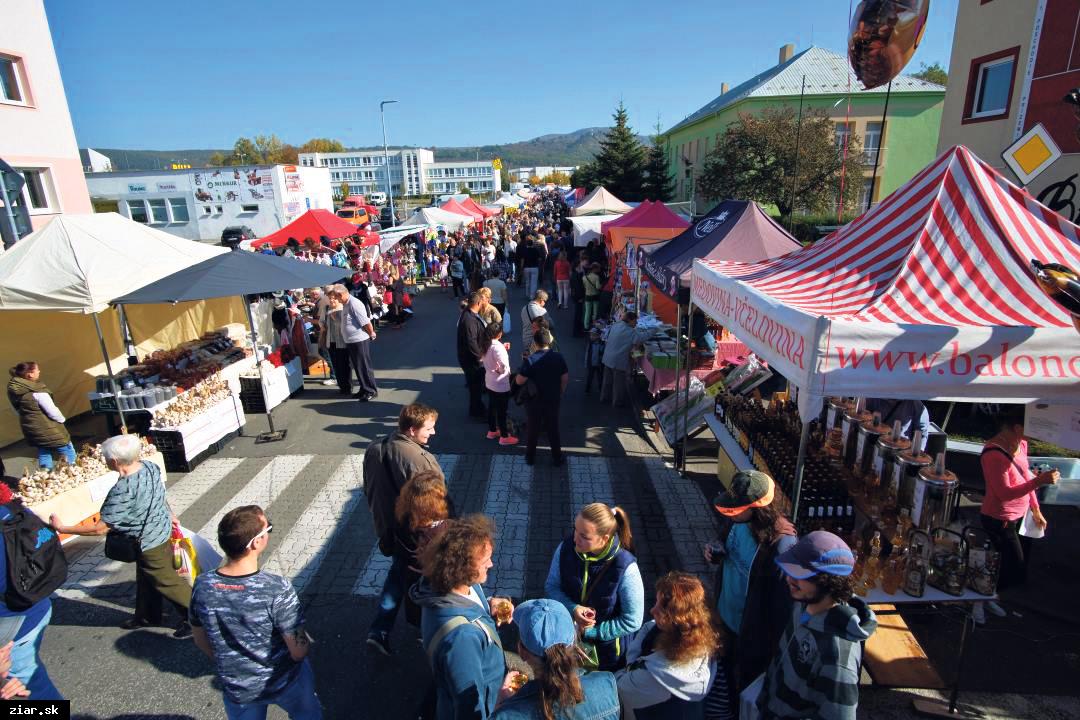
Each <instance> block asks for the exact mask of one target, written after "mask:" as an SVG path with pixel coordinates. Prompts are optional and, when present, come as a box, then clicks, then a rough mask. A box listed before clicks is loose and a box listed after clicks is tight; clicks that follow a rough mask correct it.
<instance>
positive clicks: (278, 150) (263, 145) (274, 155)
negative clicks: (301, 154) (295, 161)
mask: <svg viewBox="0 0 1080 720" xmlns="http://www.w3.org/2000/svg"><path fill="white" fill-rule="evenodd" d="M254 143H255V149H256V150H257V151H258V153H259V157H260V158H262V159H261V160H260V162H262V163H265V164H267V165H273V164H276V163H281V162H284V158H285V144H284V143H283V142H281V139H280V138H279V137H278V136H277V135H274V134H273V133H271V134H270V135H256V136H255V141H254Z"/></svg>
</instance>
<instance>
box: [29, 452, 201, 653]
mask: <svg viewBox="0 0 1080 720" xmlns="http://www.w3.org/2000/svg"><path fill="white" fill-rule="evenodd" d="M101 454H102V455H103V456H104V457H105V464H106V465H107V466H108V467H109V469H110V470H112V471H114V472H116V473H117V474H118V475H119V476H120V477H119V479H118V480H117V481H116V484H115V485H113V487H112V489H111V490H109V494H108V495H106V496H105V502H104V503H102V505H101V510H100V513H99V517H100V519H99V520H98V521H97V522H96V523H94V524H93V525H89V526H87V525H70V526H69V525H61V524H60V518H59V517H57V516H56V515H53V516H52V517H50V518H49V524H50V525H52V527H53V529H54V530H56V532H58V533H63V534H67V535H90V536H94V535H109V536H110V537H108V538H106V540H105V556H106V557H108V558H109V559H111V560H119V561H121V562H133V563H135V616H134V617H133V618H131V619H130V620H127V621H125V622H124V623H122V624H121V625H120V627H122V628H123V629H125V630H136V629H138V628H144V627H148V626H150V625H160V624H161V620H162V610H163V603H162V598H164V599H167V600H168V601H169V602H170V604H172V606H173V607H174V608H175V609H176V612H177V613H178V614H179V615H180V617H181V618H183V619H182V620H181V621H180V624H179V625H177V627H176V631H175V632H174V633H173V637H175V638H188V637H191V625H189V624H188V621H187V617H188V605H189V604H190V603H191V585H189V584H188V582H187V581H186V580H185V579H184V578H182V577H180V576H179V575H177V574H176V569H175V568H174V567H173V551H172V543H170V542H169V537H170V536H171V535H172V529H173V525H174V524H175V523H177V522H178V521H177V520H176V516H175V515H173V512H172V510H171V509H170V508H169V503H168V502H167V501H166V499H165V483H164V482H162V480H161V468H159V467H158V466H157V465H155V464H154V463H152V462H150V461H149V460H140V456H141V455H142V441H141V440H140V439H139V438H138V436H136V435H116V436H114V437H111V438H109V439H108V440H106V441H105V442H103V443H102V444H101Z"/></svg>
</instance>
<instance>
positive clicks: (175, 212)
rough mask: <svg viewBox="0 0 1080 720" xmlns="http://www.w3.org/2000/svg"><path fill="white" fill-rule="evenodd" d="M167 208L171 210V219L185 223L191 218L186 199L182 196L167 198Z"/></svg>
mask: <svg viewBox="0 0 1080 720" xmlns="http://www.w3.org/2000/svg"><path fill="white" fill-rule="evenodd" d="M169 210H171V211H172V221H173V222H177V223H186V222H188V221H189V220H191V217H190V216H189V215H188V208H187V200H185V199H184V198H169Z"/></svg>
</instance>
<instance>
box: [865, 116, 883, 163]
mask: <svg viewBox="0 0 1080 720" xmlns="http://www.w3.org/2000/svg"><path fill="white" fill-rule="evenodd" d="M879 152H881V123H880V122H868V123H866V137H865V138H863V162H864V163H866V164H867V165H873V164H874V163H875V162H876V161H877V156H878V153H879Z"/></svg>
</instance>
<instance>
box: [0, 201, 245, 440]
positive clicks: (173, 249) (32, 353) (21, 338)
mask: <svg viewBox="0 0 1080 720" xmlns="http://www.w3.org/2000/svg"><path fill="white" fill-rule="evenodd" d="M222 252H228V250H226V249H224V248H220V247H214V246H211V245H205V244H202V243H198V242H193V241H191V240H184V239H182V238H178V237H176V236H174V235H169V234H168V233H165V232H162V231H160V230H155V229H154V228H150V227H147V226H145V225H141V224H139V223H136V222H133V221H131V220H128V219H127V218H124V217H122V216H120V215H118V214H116V213H101V214H95V215H61V216H59V217H57V218H56V219H54V220H53V221H52V222H50V223H49V224H48V225H46V226H45V227H43V228H42V229H40V230H38V231H36V232H34V233H32V234H30V235H28V236H27V237H25V238H23V239H22V240H20V241H19V242H17V243H16V244H15V246H14V247H12V248H11V249H10V250H8V251H7V252H5V253H4V254H3V255H0V310H2V311H5V312H0V328H2V331H3V335H4V337H5V338H6V340H7V341H6V342H5V343H3V345H2V346H0V367H11V366H13V365H15V364H16V363H18V362H22V361H25V360H33V361H35V362H37V363H39V364H40V365H41V368H42V379H43V380H44V381H45V383H46V384H47V385H48V386H49V388H50V389H51V390H52V392H53V396H54V397H55V399H56V402H57V405H59V406H60V408H61V410H62V411H63V412H64V414H65V415H67V416H69V417H70V416H72V415H76V414H78V413H81V412H85V411H87V410H88V409H89V407H90V406H89V401H88V400H87V397H86V394H87V393H88V392H90V391H92V390H93V389H94V379H95V377H96V376H98V375H103V374H105V373H106V371H107V363H106V362H105V359H106V358H107V360H108V362H109V363H117V364H118V365H119V366H123V365H124V357H125V356H126V352H125V351H124V348H123V341H122V339H121V336H120V329H119V328H120V323H119V317H118V315H117V313H116V311H115V310H113V309H111V308H109V306H108V305H109V301H111V300H112V299H113V298H116V297H119V296H121V295H123V294H124V293H127V292H131V291H132V290H136V289H138V288H140V287H142V286H143V285H146V284H147V283H148V282H151V281H153V280H157V279H160V278H162V277H165V276H166V275H170V274H172V273H174V272H176V271H177V270H180V269H182V268H185V267H188V266H190V265H194V264H195V263H197V262H201V261H202V260H205V259H206V258H209V257H213V256H214V255H217V254H219V253H222ZM215 302H216V303H217V304H216V305H214V306H213V307H209V306H206V305H202V304H201V303H188V304H186V306H182V305H178V306H175V307H168V306H145V307H140V308H132V309H131V310H130V311H129V312H128V320H129V325H130V327H131V329H132V334H133V335H134V336H135V337H136V338H137V339H138V340H139V346H138V347H140V348H142V349H143V351H144V352H145V351H146V350H149V349H151V348H154V347H161V346H167V347H171V346H172V345H175V344H176V343H178V342H181V341H183V340H187V339H191V338H192V337H198V335H200V334H201V333H203V332H205V331H206V330H208V329H213V328H215V327H220V326H221V325H223V324H225V323H227V322H238V321H242V320H243V317H244V308H243V306H242V304H241V303H240V302H239V301H238V300H236V299H232V300H231V301H215ZM99 314H100V316H99ZM80 315H94V318H93V320H91V319H89V318H86V317H80ZM208 323H209V324H208ZM95 325H99V327H100V331H101V332H100V336H99V334H98V331H97V329H96V328H95ZM151 333H153V335H151ZM103 356H104V357H103ZM21 437H22V434H21V432H20V430H19V422H18V416H17V415H16V414H15V411H14V410H13V409H12V408H11V406H10V405H9V404H8V403H0V444H3V445H6V444H9V443H12V442H15V441H17V440H19V439H20V438H21Z"/></svg>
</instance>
